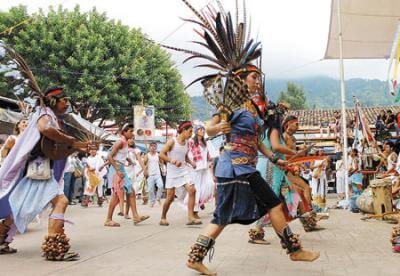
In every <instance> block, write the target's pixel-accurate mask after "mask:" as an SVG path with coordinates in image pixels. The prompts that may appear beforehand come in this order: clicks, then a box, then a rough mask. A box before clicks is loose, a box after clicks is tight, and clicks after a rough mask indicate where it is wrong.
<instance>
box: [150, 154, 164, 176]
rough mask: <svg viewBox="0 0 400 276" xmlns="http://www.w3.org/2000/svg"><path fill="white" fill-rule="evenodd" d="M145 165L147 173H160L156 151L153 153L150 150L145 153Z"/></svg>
mask: <svg viewBox="0 0 400 276" xmlns="http://www.w3.org/2000/svg"><path fill="white" fill-rule="evenodd" d="M147 167H148V170H149V175H160V176H161V173H160V159H159V157H158V153H157V152H156V153H155V154H154V155H153V154H151V153H150V152H149V153H148V154H147Z"/></svg>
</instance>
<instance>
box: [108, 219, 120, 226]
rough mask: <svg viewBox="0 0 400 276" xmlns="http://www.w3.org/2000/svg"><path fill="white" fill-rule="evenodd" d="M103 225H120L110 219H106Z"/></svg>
mask: <svg viewBox="0 0 400 276" xmlns="http://www.w3.org/2000/svg"><path fill="white" fill-rule="evenodd" d="M104 226H107V227H120V226H121V225H120V224H119V223H118V222H115V221H112V220H110V221H106V222H105V223H104Z"/></svg>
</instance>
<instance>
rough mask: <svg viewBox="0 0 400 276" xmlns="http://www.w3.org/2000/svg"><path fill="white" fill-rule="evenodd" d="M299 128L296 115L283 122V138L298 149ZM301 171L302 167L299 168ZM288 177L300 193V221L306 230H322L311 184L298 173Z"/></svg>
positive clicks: (291, 147)
mask: <svg viewBox="0 0 400 276" xmlns="http://www.w3.org/2000/svg"><path fill="white" fill-rule="evenodd" d="M298 129H299V121H298V119H297V117H296V116H291V115H290V116H287V117H286V119H285V121H284V122H283V131H284V133H283V139H284V141H285V144H286V146H287V147H288V148H289V149H291V150H293V151H296V150H297V148H296V138H295V137H294V134H295V133H296V132H297V130H298ZM291 157H292V156H291V155H287V156H286V159H287V160H290V158H291ZM297 172H298V173H300V168H299V169H298V170H297ZM287 178H288V180H289V182H290V183H291V184H292V186H293V189H294V190H295V191H296V192H297V193H298V194H299V195H300V197H301V202H300V204H299V209H300V214H301V217H300V221H301V223H302V224H303V227H304V230H305V231H306V232H311V231H316V230H321V229H322V228H321V227H320V226H319V225H317V214H316V212H313V211H312V205H311V202H312V196H311V188H310V185H309V184H308V183H307V182H306V181H305V180H304V179H303V178H301V177H300V175H298V174H297V173H293V172H288V174H287Z"/></svg>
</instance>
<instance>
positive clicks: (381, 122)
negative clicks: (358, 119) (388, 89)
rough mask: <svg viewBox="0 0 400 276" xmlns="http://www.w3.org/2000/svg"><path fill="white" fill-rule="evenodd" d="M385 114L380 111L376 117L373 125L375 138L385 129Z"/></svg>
mask: <svg viewBox="0 0 400 276" xmlns="http://www.w3.org/2000/svg"><path fill="white" fill-rule="evenodd" d="M386 117H387V116H386V112H385V110H381V111H380V112H379V115H378V116H377V117H376V123H375V129H376V130H375V138H377V137H379V136H380V134H381V132H382V131H384V130H385V129H386V126H385V121H386Z"/></svg>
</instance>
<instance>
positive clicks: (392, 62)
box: [387, 25, 400, 102]
mask: <svg viewBox="0 0 400 276" xmlns="http://www.w3.org/2000/svg"><path fill="white" fill-rule="evenodd" d="M399 59H400V25H399V26H398V27H397V31H396V34H395V36H394V40H393V45H392V50H391V52H390V58H389V66H388V74H387V82H388V87H389V92H390V94H391V95H392V96H396V88H397V86H398V81H397V78H398V68H399ZM390 73H393V75H392V78H391V77H390ZM397 94H398V95H397V97H396V99H395V101H396V102H399V100H400V96H399V93H397Z"/></svg>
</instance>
